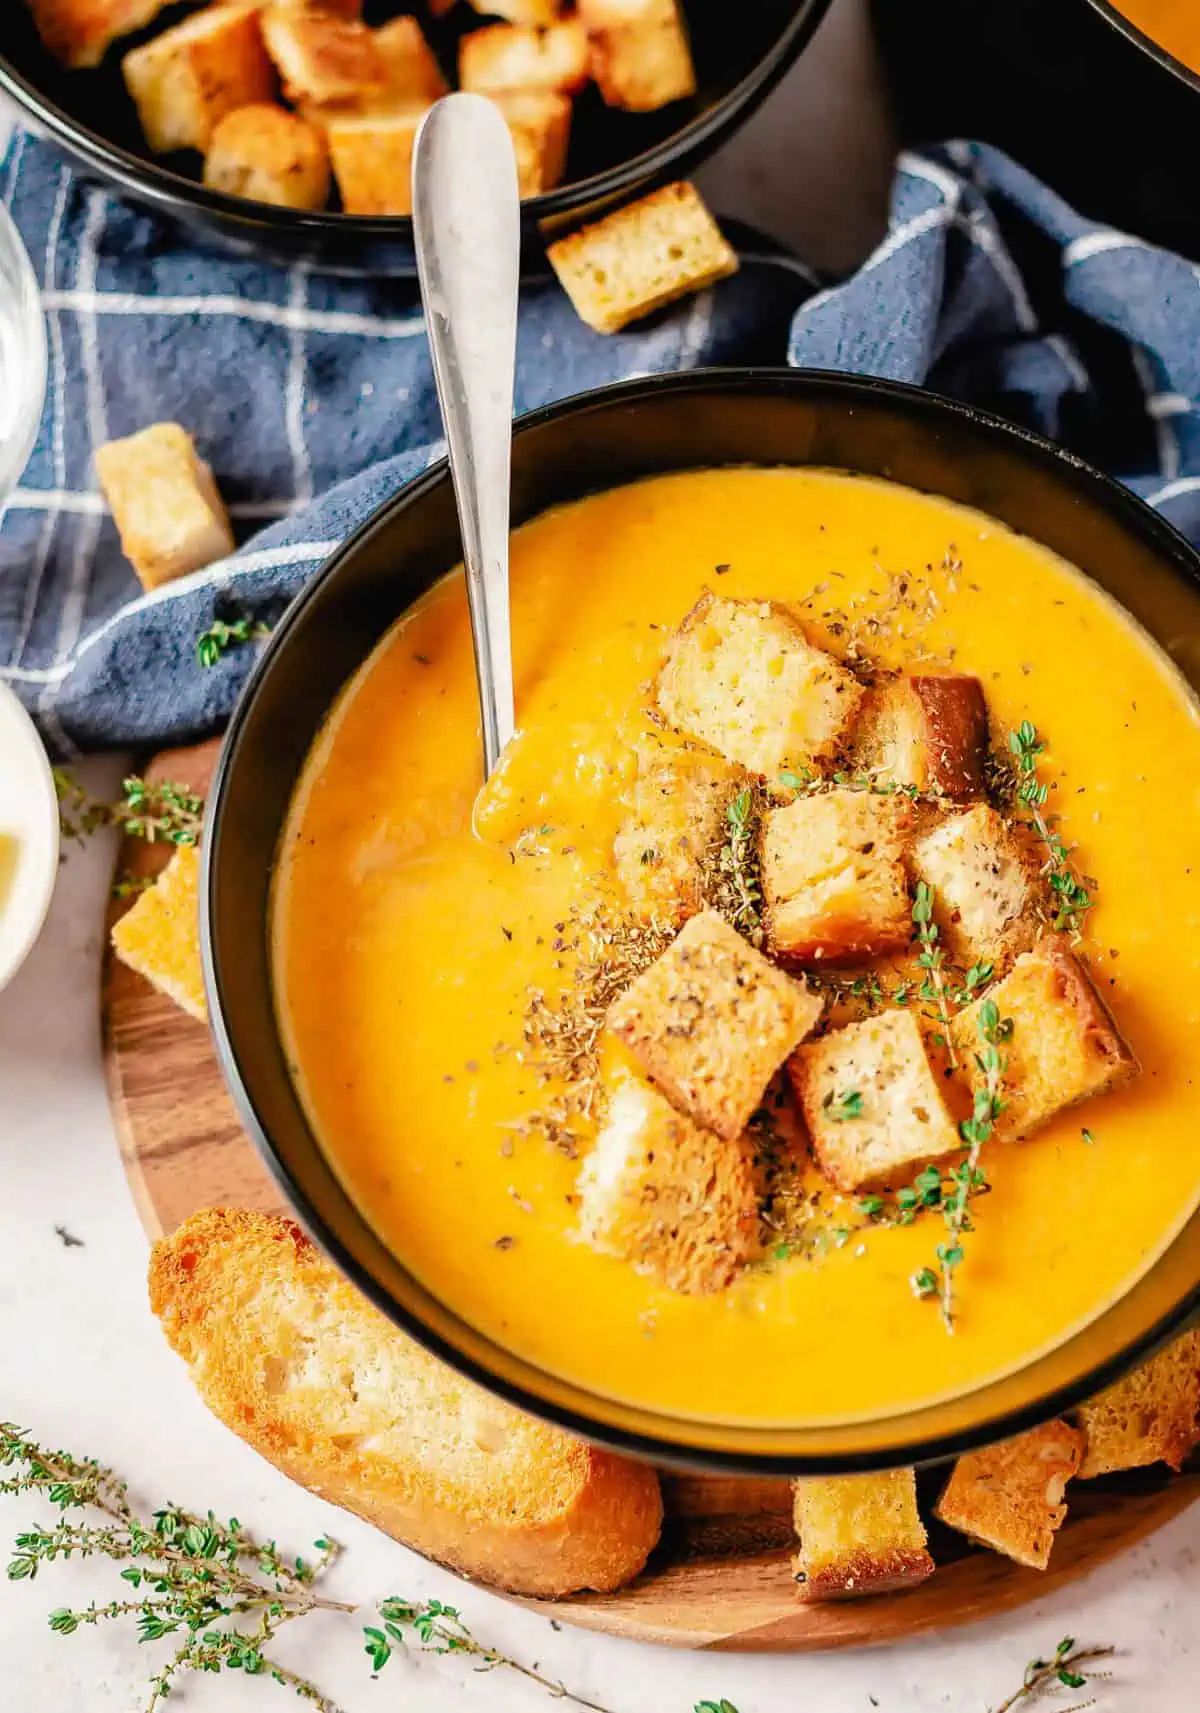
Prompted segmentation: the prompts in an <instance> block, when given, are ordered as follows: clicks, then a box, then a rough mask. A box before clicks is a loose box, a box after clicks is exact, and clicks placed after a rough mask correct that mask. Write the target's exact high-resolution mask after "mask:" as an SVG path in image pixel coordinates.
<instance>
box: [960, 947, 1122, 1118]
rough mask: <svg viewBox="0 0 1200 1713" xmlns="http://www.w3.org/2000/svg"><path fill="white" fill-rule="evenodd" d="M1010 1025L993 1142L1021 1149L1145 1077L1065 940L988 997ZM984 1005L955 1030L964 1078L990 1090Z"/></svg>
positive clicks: (1030, 955)
mask: <svg viewBox="0 0 1200 1713" xmlns="http://www.w3.org/2000/svg"><path fill="white" fill-rule="evenodd" d="M986 999H987V1000H991V1001H993V1002H994V1003H995V1005H996V1008H997V1010H998V1012H999V1014H1000V1019H1001V1021H1002V1022H1003V1023H1005V1024H1008V1023H1011V1024H1012V1031H1011V1034H1008V1036H1007V1039H1006V1040H1005V1041H1004V1042H1003V1043H1002V1045H1001V1051H1002V1053H1003V1056H1004V1058H1005V1061H1006V1063H1005V1071H1004V1096H1003V1098H1004V1102H1005V1105H1004V1108H1003V1110H1002V1111H1001V1113H1000V1116H999V1117H998V1118H997V1120H996V1123H995V1127H994V1132H993V1134H994V1135H995V1136H996V1138H997V1140H999V1141H1004V1142H1016V1141H1019V1140H1020V1138H1021V1137H1023V1136H1030V1135H1032V1134H1033V1132H1034V1131H1035V1130H1037V1129H1038V1128H1039V1127H1040V1126H1041V1125H1043V1124H1047V1123H1048V1122H1049V1121H1050V1119H1052V1118H1053V1117H1054V1116H1055V1114H1056V1113H1059V1112H1062V1111H1063V1109H1064V1108H1065V1107H1068V1106H1074V1105H1076V1104H1077V1103H1078V1102H1079V1101H1081V1100H1089V1099H1090V1098H1091V1097H1092V1095H1098V1094H1106V1093H1107V1092H1108V1091H1109V1090H1110V1089H1114V1088H1117V1087H1119V1086H1120V1084H1122V1083H1125V1082H1129V1081H1130V1079H1131V1078H1133V1077H1135V1076H1137V1074H1138V1072H1139V1071H1140V1069H1141V1066H1140V1065H1139V1064H1138V1061H1137V1058H1136V1056H1135V1055H1134V1053H1133V1050H1132V1048H1131V1047H1130V1046H1129V1045H1128V1043H1127V1042H1126V1041H1125V1040H1124V1038H1123V1037H1122V1035H1121V1032H1120V1030H1119V1029H1118V1028H1117V1025H1116V1023H1115V1022H1114V1020H1113V1017H1112V1014H1111V1012H1110V1011H1109V1009H1108V1007H1107V1006H1106V1005H1105V1003H1104V1001H1103V1000H1102V999H1101V997H1100V995H1099V994H1098V993H1097V992H1096V989H1095V988H1094V987H1093V986H1092V983H1091V981H1090V980H1089V978H1088V974H1087V971H1086V970H1085V969H1084V967H1083V965H1082V964H1081V963H1080V962H1079V960H1078V958H1076V957H1075V955H1074V954H1073V953H1072V951H1071V948H1070V944H1069V943H1068V941H1067V940H1066V939H1065V938H1064V937H1063V936H1062V935H1060V934H1046V935H1044V936H1043V937H1042V938H1041V939H1040V940H1039V941H1038V942H1037V944H1036V945H1035V946H1034V948H1033V950H1032V951H1031V952H1023V953H1022V954H1021V956H1020V957H1019V958H1018V959H1017V961H1016V963H1015V964H1014V965H1013V967H1012V969H1011V971H1010V972H1009V974H1008V975H1007V976H1005V978H1004V980H1003V981H1001V982H998V983H997V984H996V985H995V986H994V987H993V988H992V989H991V990H990V991H989V992H988V994H987V995H986ZM984 1003H985V999H978V1000H976V1001H975V1003H974V1004H973V1005H968V1006H967V1007H966V1009H965V1010H963V1011H960V1012H959V1014H958V1016H957V1017H956V1018H955V1019H954V1021H953V1023H952V1024H951V1026H950V1035H951V1039H952V1041H953V1042H954V1045H955V1047H956V1048H957V1050H958V1056H959V1059H960V1062H961V1064H962V1066H963V1070H964V1074H965V1076H966V1078H967V1080H968V1081H969V1082H970V1084H971V1086H972V1088H973V1089H975V1088H979V1087H982V1086H983V1084H984V1080H985V1079H984V1073H983V1071H982V1069H981V1068H980V1066H979V1064H978V1063H977V1059H976V1055H977V1054H978V1052H979V1008H980V1006H981V1005H982V1004H984Z"/></svg>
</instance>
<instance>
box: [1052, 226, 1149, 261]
mask: <svg viewBox="0 0 1200 1713" xmlns="http://www.w3.org/2000/svg"><path fill="white" fill-rule="evenodd" d="M1108 250H1151V253H1152V254H1153V253H1154V252H1153V251H1152V249H1151V246H1150V245H1149V244H1146V243H1143V241H1142V240H1141V239H1140V238H1131V237H1130V235H1129V233H1128V232H1087V233H1085V234H1084V236H1083V237H1082V238H1075V239H1073V240H1072V241H1071V243H1069V244H1068V245H1067V247H1066V249H1065V250H1064V251H1063V253H1062V265H1063V268H1064V269H1066V268H1073V267H1074V266H1075V264H1076V262H1086V261H1088V260H1089V258H1090V257H1092V256H1102V255H1104V254H1105V252H1106V251H1108Z"/></svg>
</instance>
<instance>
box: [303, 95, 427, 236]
mask: <svg viewBox="0 0 1200 1713" xmlns="http://www.w3.org/2000/svg"><path fill="white" fill-rule="evenodd" d="M428 111H429V109H428V107H427V106H423V105H420V104H414V105H413V106H411V107H407V108H397V109H396V110H395V111H394V112H393V111H389V112H387V113H380V114H348V115H345V116H342V115H339V116H338V117H337V118H336V119H334V118H330V119H329V120H328V121H327V123H326V125H325V138H326V141H327V142H328V144H329V154H330V158H331V160H332V161H333V173H334V177H335V178H336V179H337V186H338V191H339V193H340V195H341V198H342V208H343V209H344V210H345V212H346V213H347V214H364V215H369V214H411V213H412V157H413V147H414V145H415V143H416V140H417V132H418V131H419V129H420V127H421V120H422V119H423V118H424V117H425V115H426V113H427V112H428Z"/></svg>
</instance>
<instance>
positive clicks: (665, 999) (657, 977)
mask: <svg viewBox="0 0 1200 1713" xmlns="http://www.w3.org/2000/svg"><path fill="white" fill-rule="evenodd" d="M821 1009H822V1007H821V1001H820V999H819V998H818V997H817V995H816V994H814V993H811V992H810V991H809V990H808V988H806V987H805V986H803V985H802V984H801V983H800V982H796V981H793V980H792V979H791V977H790V976H786V975H784V973H783V971H782V970H778V969H776V968H775V966H774V964H769V963H768V962H767V960H766V958H764V957H763V956H762V954H761V952H756V951H755V950H754V947H753V946H750V945H748V944H747V943H746V941H745V940H743V939H742V937H741V935H740V934H739V933H738V932H737V931H736V929H733V928H731V927H730V926H729V924H728V923H727V922H726V921H724V920H723V918H722V917H720V916H718V915H717V913H716V911H714V910H704V911H702V912H701V913H700V915H698V916H693V917H692V919H691V921H690V922H688V924H687V925H686V927H685V928H684V929H683V932H682V933H681V934H680V935H679V938H678V939H677V940H675V941H674V943H673V944H672V945H670V946H668V948H667V950H666V951H665V952H664V953H663V954H662V956H661V957H660V958H658V959H657V960H656V961H655V962H654V963H652V964H651V965H650V967H649V969H645V970H643V971H642V973H641V975H639V976H638V978H637V979H636V981H634V982H633V983H632V985H631V986H630V987H628V988H627V989H626V990H625V992H624V993H623V994H622V995H621V996H620V998H619V999H617V1000H615V1001H614V1002H613V1004H612V1005H611V1006H610V1007H609V1012H608V1023H609V1027H610V1028H611V1029H612V1030H613V1032H614V1033H615V1034H616V1035H618V1036H619V1037H620V1039H621V1040H622V1041H624V1043H625V1045H626V1046H627V1047H628V1048H629V1049H630V1051H631V1052H632V1053H633V1054H634V1057H635V1058H636V1059H637V1060H638V1062H639V1063H640V1064H641V1066H642V1069H643V1070H644V1071H645V1072H646V1074H647V1075H648V1076H649V1078H650V1080H651V1082H653V1083H655V1084H657V1086H658V1087H659V1088H660V1089H662V1091H663V1093H664V1094H666V1095H667V1096H668V1098H669V1099H670V1100H672V1101H673V1102H674V1104H675V1105H676V1106H677V1107H678V1108H679V1110H680V1111H681V1112H686V1113H687V1114H688V1116H689V1117H690V1118H693V1119H694V1120H695V1121H696V1123H697V1124H700V1125H703V1127H704V1128H705V1129H706V1130H715V1131H716V1133H717V1135H718V1136H723V1137H725V1139H726V1141H730V1142H732V1141H735V1140H736V1139H737V1138H738V1137H739V1136H740V1135H741V1134H742V1132H743V1130H745V1128H746V1125H747V1124H748V1123H749V1121H750V1117H751V1114H752V1113H753V1112H754V1110H755V1108H756V1107H757V1106H758V1104H759V1102H760V1101H761V1100H762V1097H763V1094H764V1092H765V1091H766V1087H767V1084H768V1083H769V1082H770V1080H771V1078H772V1077H773V1076H774V1074H775V1072H776V1071H777V1070H778V1069H779V1067H780V1065H781V1064H782V1063H783V1061H784V1060H785V1059H786V1058H787V1056H788V1054H789V1053H790V1052H791V1051H792V1049H793V1048H794V1047H795V1046H796V1045H797V1043H798V1042H800V1041H801V1040H803V1038H804V1036H805V1035H807V1034H808V1032H809V1031H810V1030H811V1029H813V1028H814V1027H815V1026H816V1023H817V1020H818V1019H819V1017H820V1015H821Z"/></svg>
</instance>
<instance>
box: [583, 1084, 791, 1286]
mask: <svg viewBox="0 0 1200 1713" xmlns="http://www.w3.org/2000/svg"><path fill="white" fill-rule="evenodd" d="M578 1190H579V1194H580V1197H581V1198H582V1199H581V1203H580V1209H579V1224H580V1233H581V1235H582V1237H583V1240H584V1241H585V1242H586V1243H590V1244H591V1245H592V1247H593V1248H595V1249H599V1250H601V1251H603V1252H604V1253H607V1254H610V1255H616V1256H619V1257H620V1259H621V1260H623V1261H627V1262H629V1263H630V1264H631V1265H632V1266H633V1267H635V1268H636V1269H637V1271H638V1272H641V1273H648V1274H649V1275H650V1276H651V1277H653V1278H655V1279H657V1280H658V1281H659V1282H660V1283H661V1284H663V1285H666V1286H667V1287H668V1288H669V1289H670V1290H673V1291H680V1292H684V1293H687V1294H694V1295H698V1294H702V1293H704V1292H706V1291H720V1290H723V1289H724V1288H725V1287H726V1286H727V1285H728V1284H730V1283H731V1282H732V1281H733V1279H734V1278H735V1277H736V1275H737V1273H738V1272H739V1270H740V1269H741V1268H742V1266H743V1265H744V1264H745V1263H746V1262H747V1261H748V1260H749V1259H750V1258H751V1256H752V1254H753V1253H754V1250H755V1247H756V1240H757V1235H758V1187H757V1182H756V1179H755V1170H754V1146H753V1143H752V1141H751V1140H750V1139H749V1138H747V1137H738V1138H737V1140H736V1141H733V1142H727V1141H724V1140H723V1139H722V1138H721V1137H719V1136H715V1135H714V1134H713V1133H712V1132H711V1131H709V1130H703V1129H701V1127H700V1126H699V1125H697V1124H693V1123H692V1121H691V1119H690V1118H685V1117H684V1115H683V1114H682V1113H680V1112H676V1110H675V1108H674V1107H673V1106H672V1105H671V1103H670V1102H669V1101H668V1100H666V1099H664V1097H663V1096H662V1095H661V1094H659V1093H658V1092H657V1090H655V1089H653V1088H651V1087H650V1085H649V1084H648V1083H645V1082H643V1081H641V1079H640V1078H634V1077H630V1078H628V1079H626V1080H624V1081H622V1082H621V1083H620V1084H619V1086H618V1087H617V1088H616V1089H615V1091H614V1092H613V1094H612V1096H611V1099H610V1100H609V1103H608V1112H607V1116H606V1118H605V1122H604V1125H603V1126H602V1128H601V1130H600V1133H599V1135H598V1136H597V1138H596V1141H595V1144H594V1145H593V1148H592V1151H591V1153H590V1154H589V1155H588V1157H587V1159H586V1160H585V1161H584V1165H583V1169H582V1171H581V1172H580V1175H579V1183H578Z"/></svg>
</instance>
